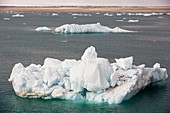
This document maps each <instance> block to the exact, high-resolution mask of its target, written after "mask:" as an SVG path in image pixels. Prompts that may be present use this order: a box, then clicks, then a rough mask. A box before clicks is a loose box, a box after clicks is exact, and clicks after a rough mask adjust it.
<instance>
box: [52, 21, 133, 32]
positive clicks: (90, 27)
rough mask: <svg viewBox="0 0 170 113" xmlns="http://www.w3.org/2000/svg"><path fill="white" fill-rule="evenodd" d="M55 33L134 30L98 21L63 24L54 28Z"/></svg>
mask: <svg viewBox="0 0 170 113" xmlns="http://www.w3.org/2000/svg"><path fill="white" fill-rule="evenodd" d="M55 32H56V33H65V34H66V33H119V32H125V33H126V32H136V31H129V30H124V29H121V28H119V27H115V28H113V29H112V28H109V27H107V26H102V25H101V24H100V23H97V24H84V25H79V24H65V25H62V26H60V27H57V28H56V29H55Z"/></svg>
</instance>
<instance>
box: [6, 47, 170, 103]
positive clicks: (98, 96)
mask: <svg viewBox="0 0 170 113" xmlns="http://www.w3.org/2000/svg"><path fill="white" fill-rule="evenodd" d="M115 60H116V63H111V64H110V63H109V61H108V59H105V58H98V57H97V52H96V50H95V48H94V47H92V46H91V47H89V48H87V49H86V50H85V52H84V54H83V55H82V57H81V60H75V59H65V60H64V61H60V60H58V59H54V58H46V59H45V61H44V65H43V66H41V65H36V64H31V65H29V66H27V67H24V66H23V65H22V64H21V63H17V64H15V66H14V67H13V69H12V73H11V75H10V78H9V79H8V81H10V82H12V85H13V88H14V91H15V93H16V94H17V95H18V96H20V97H29V98H43V99H53V98H59V99H72V100H87V101H93V102H108V103H109V104H118V103H121V102H122V101H123V100H127V99H130V98H131V97H132V96H134V95H135V94H137V93H138V92H139V91H140V90H141V89H143V88H145V87H146V86H147V85H148V84H150V83H154V82H158V81H161V80H165V79H167V78H168V75H167V71H166V69H165V68H160V64H159V63H156V64H155V65H154V66H153V68H146V67H145V65H144V64H143V65H139V66H135V65H133V57H132V56H131V57H127V58H120V59H115Z"/></svg>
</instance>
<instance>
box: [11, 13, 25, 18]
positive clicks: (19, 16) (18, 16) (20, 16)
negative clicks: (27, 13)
mask: <svg viewBox="0 0 170 113" xmlns="http://www.w3.org/2000/svg"><path fill="white" fill-rule="evenodd" d="M12 17H15V18H23V17H24V15H21V14H16V15H12Z"/></svg>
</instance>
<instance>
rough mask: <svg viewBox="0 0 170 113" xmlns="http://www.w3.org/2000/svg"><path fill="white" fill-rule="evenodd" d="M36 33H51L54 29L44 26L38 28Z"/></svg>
mask: <svg viewBox="0 0 170 113" xmlns="http://www.w3.org/2000/svg"><path fill="white" fill-rule="evenodd" d="M35 31H38V32H50V31H52V29H50V28H48V27H46V26H44V27H37V28H36V29H35Z"/></svg>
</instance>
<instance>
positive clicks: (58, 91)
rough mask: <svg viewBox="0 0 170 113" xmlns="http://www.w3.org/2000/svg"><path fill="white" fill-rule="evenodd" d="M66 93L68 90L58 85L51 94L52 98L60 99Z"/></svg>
mask: <svg viewBox="0 0 170 113" xmlns="http://www.w3.org/2000/svg"><path fill="white" fill-rule="evenodd" d="M65 92H66V90H65V89H64V88H62V87H61V86H58V85H57V87H56V88H55V89H54V90H53V92H52V93H51V96H52V97H53V98H59V97H62V96H63V94H64V93H65Z"/></svg>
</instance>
